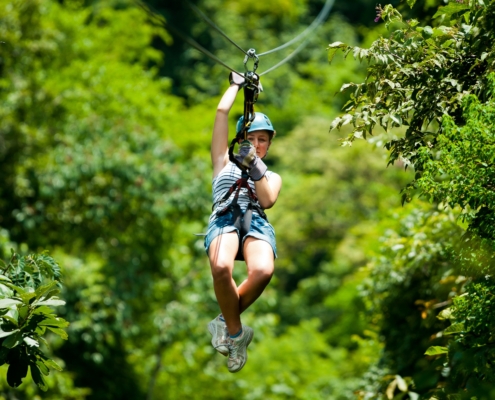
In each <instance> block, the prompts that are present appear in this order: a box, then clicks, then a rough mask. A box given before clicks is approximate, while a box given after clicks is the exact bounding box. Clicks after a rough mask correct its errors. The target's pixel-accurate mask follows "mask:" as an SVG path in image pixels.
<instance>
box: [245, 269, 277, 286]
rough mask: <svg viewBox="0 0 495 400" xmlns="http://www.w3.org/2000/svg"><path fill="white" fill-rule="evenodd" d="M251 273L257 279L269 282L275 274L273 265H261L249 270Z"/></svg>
mask: <svg viewBox="0 0 495 400" xmlns="http://www.w3.org/2000/svg"><path fill="white" fill-rule="evenodd" d="M249 275H250V276H251V277H253V278H254V279H256V280H257V281H260V282H264V283H266V284H268V282H270V280H271V279H272V276H273V266H271V265H266V266H259V267H257V268H252V269H250V270H249Z"/></svg>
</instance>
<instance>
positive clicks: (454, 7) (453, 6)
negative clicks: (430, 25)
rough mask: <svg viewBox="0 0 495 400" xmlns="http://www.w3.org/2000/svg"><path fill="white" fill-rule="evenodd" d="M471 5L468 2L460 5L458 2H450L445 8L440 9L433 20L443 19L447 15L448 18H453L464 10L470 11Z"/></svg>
mask: <svg viewBox="0 0 495 400" xmlns="http://www.w3.org/2000/svg"><path fill="white" fill-rule="evenodd" d="M469 8H470V7H469V4H468V2H466V3H458V2H453V1H451V2H449V4H447V5H446V6H444V7H440V8H439V9H438V11H437V12H436V13H435V15H433V18H438V17H441V16H442V15H446V16H448V17H450V16H452V15H453V14H456V13H458V12H461V11H464V10H469Z"/></svg>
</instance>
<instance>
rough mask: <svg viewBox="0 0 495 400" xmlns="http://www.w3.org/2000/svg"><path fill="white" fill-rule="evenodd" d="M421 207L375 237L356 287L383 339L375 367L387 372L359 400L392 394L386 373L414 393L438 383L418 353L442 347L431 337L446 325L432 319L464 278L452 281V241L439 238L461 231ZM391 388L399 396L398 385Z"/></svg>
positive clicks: (437, 372)
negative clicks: (372, 254)
mask: <svg viewBox="0 0 495 400" xmlns="http://www.w3.org/2000/svg"><path fill="white" fill-rule="evenodd" d="M423 208H424V209H423V210H419V209H416V210H414V209H413V210H411V211H409V214H408V215H406V216H405V218H402V219H399V220H398V225H397V226H396V227H389V229H388V230H387V231H386V234H385V236H384V237H382V238H381V242H382V249H381V252H380V254H379V255H377V257H376V258H375V259H374V260H373V261H372V262H371V263H370V264H369V265H368V266H367V269H368V270H369V273H370V275H369V278H368V279H367V280H366V281H365V283H364V284H363V286H362V289H361V290H362V296H363V297H364V298H365V299H366V302H367V309H368V313H369V317H368V318H369V321H372V322H373V324H374V325H375V326H376V327H377V329H378V330H379V335H380V336H382V337H383V341H384V350H383V354H382V357H381V359H380V361H379V363H378V364H377V366H378V367H379V369H380V370H383V371H388V372H387V373H385V374H383V375H381V376H375V377H374V378H373V379H375V380H376V382H375V383H376V384H377V385H376V387H375V388H374V389H368V391H367V390H364V389H363V392H362V396H363V398H377V399H378V398H380V399H381V398H384V399H385V398H389V399H391V398H392V397H386V396H387V395H386V393H388V391H391V392H392V393H394V390H395V389H394V390H391V389H390V387H391V386H390V385H391V384H392V382H393V379H391V377H390V374H392V376H393V375H399V376H400V377H403V379H406V380H410V383H411V385H412V387H413V388H414V392H416V393H418V394H425V393H428V392H429V391H430V390H431V389H432V388H436V387H437V386H442V385H443V383H442V382H443V380H444V378H443V377H442V375H441V372H442V370H441V368H440V369H439V366H438V365H437V363H430V362H429V361H428V360H426V359H425V357H424V353H425V351H427V349H432V347H433V346H441V345H445V340H444V339H443V337H442V336H441V335H437V333H438V332H439V331H442V330H443V329H445V328H446V327H447V326H446V323H445V322H444V321H440V320H438V319H437V318H436V316H437V313H438V310H439V309H442V308H445V307H446V306H447V305H449V304H450V303H451V301H452V298H453V297H455V296H456V295H457V294H459V293H462V292H463V286H464V284H465V281H466V279H465V278H464V279H463V278H462V277H458V271H457V270H456V268H455V265H453V264H452V263H451V260H452V251H453V248H454V243H450V242H449V241H446V240H444V238H445V237H449V238H455V237H458V236H459V235H460V233H461V232H462V230H461V229H460V228H459V227H458V226H457V225H456V223H455V216H454V215H452V214H450V215H449V214H445V213H443V212H441V211H438V210H429V209H428V206H426V205H424V206H423ZM430 351H432V350H430ZM396 383H397V382H396ZM371 387H372V386H371ZM396 389H397V393H399V392H400V385H398V384H397V385H396ZM371 390H373V392H374V394H372V393H373V392H372V391H371ZM380 395H381V396H383V397H380ZM370 396H371V397H370ZM412 398H413V397H412Z"/></svg>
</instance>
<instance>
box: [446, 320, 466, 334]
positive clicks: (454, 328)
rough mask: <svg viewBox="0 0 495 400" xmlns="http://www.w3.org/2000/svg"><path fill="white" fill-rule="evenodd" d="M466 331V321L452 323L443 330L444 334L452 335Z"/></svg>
mask: <svg viewBox="0 0 495 400" xmlns="http://www.w3.org/2000/svg"><path fill="white" fill-rule="evenodd" d="M464 331H465V326H464V322H458V323H456V324H452V325H450V326H449V327H448V328H447V329H445V330H444V331H443V334H444V335H452V334H454V333H461V332H464Z"/></svg>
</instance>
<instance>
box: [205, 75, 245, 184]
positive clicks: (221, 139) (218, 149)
mask: <svg viewBox="0 0 495 400" xmlns="http://www.w3.org/2000/svg"><path fill="white" fill-rule="evenodd" d="M238 91H239V86H238V85H236V84H232V85H230V87H229V88H228V89H227V91H226V92H225V93H224V95H223V96H222V99H221V100H220V103H218V107H217V113H216V116H215V123H214V125H213V136H212V140H211V162H212V164H213V177H215V176H217V175H218V174H219V173H220V171H221V170H222V169H223V167H225V166H226V165H227V163H228V162H229V155H228V150H229V126H228V125H229V124H228V122H229V112H230V109H231V108H232V105H233V104H234V101H235V98H236V96H237V92H238Z"/></svg>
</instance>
